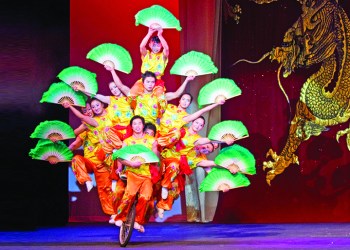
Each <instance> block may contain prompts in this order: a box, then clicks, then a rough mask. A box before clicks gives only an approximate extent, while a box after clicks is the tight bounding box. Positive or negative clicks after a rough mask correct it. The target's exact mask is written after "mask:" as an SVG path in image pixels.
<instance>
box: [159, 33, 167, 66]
mask: <svg viewBox="0 0 350 250" xmlns="http://www.w3.org/2000/svg"><path fill="white" fill-rule="evenodd" d="M157 36H158V38H159V41H160V43H161V44H162V46H163V58H164V61H166V60H167V59H168V57H169V45H168V43H167V41H166V40H165V39H164V37H163V29H162V28H161V27H160V28H159V29H158V34H157Z"/></svg>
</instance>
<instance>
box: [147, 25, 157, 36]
mask: <svg viewBox="0 0 350 250" xmlns="http://www.w3.org/2000/svg"><path fill="white" fill-rule="evenodd" d="M151 27H152V25H151ZM151 27H149V28H148V34H149V35H152V34H153V33H154V32H155V31H156V29H154V28H151Z"/></svg>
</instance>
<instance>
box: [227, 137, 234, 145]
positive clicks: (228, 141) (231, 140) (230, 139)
mask: <svg viewBox="0 0 350 250" xmlns="http://www.w3.org/2000/svg"><path fill="white" fill-rule="evenodd" d="M235 141H236V140H235V139H232V138H228V139H225V143H226V144H227V145H232V144H233V143H234V142H235Z"/></svg>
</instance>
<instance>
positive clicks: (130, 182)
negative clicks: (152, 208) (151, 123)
mask: <svg viewBox="0 0 350 250" xmlns="http://www.w3.org/2000/svg"><path fill="white" fill-rule="evenodd" d="M154 142H155V139H154V138H153V137H152V136H149V135H147V134H144V136H143V137H142V138H135V137H134V136H131V137H129V138H127V139H125V140H124V144H126V145H134V144H142V145H145V146H146V147H148V148H150V149H152V148H153V144H154ZM126 174H127V185H126V188H125V193H124V196H123V198H122V200H121V202H120V205H119V207H118V210H117V216H116V218H115V220H122V221H125V219H126V215H127V213H128V212H129V210H130V208H131V205H132V204H133V202H134V200H135V197H136V194H137V193H139V196H138V202H137V205H136V217H135V221H136V222H137V223H139V224H141V225H143V224H145V222H146V218H145V216H146V212H147V208H148V203H149V200H150V198H151V196H152V191H153V189H152V185H153V184H152V181H151V172H150V164H149V163H144V164H142V165H141V166H140V167H139V168H132V167H129V166H127V167H126Z"/></svg>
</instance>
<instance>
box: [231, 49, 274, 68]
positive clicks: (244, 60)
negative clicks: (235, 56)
mask: <svg viewBox="0 0 350 250" xmlns="http://www.w3.org/2000/svg"><path fill="white" fill-rule="evenodd" d="M270 54H271V52H267V53H265V54H264V55H263V56H262V57H261V58H260V59H259V60H258V61H255V62H253V61H249V60H247V59H240V60H238V61H237V62H235V63H233V64H232V65H231V66H230V67H232V66H235V65H236V64H237V63H240V62H247V63H251V64H256V63H260V62H262V61H263V60H264V59H265V58H266V57H268V56H269V55H270Z"/></svg>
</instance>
